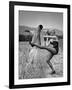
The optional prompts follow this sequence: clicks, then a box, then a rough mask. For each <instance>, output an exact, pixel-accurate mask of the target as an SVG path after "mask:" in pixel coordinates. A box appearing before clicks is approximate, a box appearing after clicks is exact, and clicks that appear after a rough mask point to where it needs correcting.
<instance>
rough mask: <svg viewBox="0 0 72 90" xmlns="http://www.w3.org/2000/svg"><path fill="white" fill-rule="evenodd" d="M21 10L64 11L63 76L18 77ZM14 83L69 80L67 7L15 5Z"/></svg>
mask: <svg viewBox="0 0 72 90" xmlns="http://www.w3.org/2000/svg"><path fill="white" fill-rule="evenodd" d="M19 10H26V11H43V12H61V13H63V77H59V78H58V77H57V78H42V79H22V80H19V79H18V47H19V43H18V40H19V21H18V20H19ZM14 37H15V42H14V47H15V49H14V54H15V55H14V56H15V57H14V67H15V68H14V84H15V85H20V84H36V83H37V84H38V83H53V82H66V81H67V9H62V8H49V7H47V8H46V7H33V6H32V7H31V6H15V7H14Z"/></svg>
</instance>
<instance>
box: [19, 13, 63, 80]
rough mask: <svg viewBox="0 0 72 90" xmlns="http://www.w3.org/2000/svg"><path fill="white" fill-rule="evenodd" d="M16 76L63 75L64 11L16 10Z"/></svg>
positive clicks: (27, 77)
mask: <svg viewBox="0 0 72 90" xmlns="http://www.w3.org/2000/svg"><path fill="white" fill-rule="evenodd" d="M18 70H19V79H32V78H52V77H63V13H57V12H37V11H19V69H18Z"/></svg>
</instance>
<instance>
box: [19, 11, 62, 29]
mask: <svg viewBox="0 0 72 90" xmlns="http://www.w3.org/2000/svg"><path fill="white" fill-rule="evenodd" d="M39 24H42V25H43V27H44V28H56V29H59V30H63V13H57V12H39V11H19V25H21V26H23V25H25V26H29V27H37V26H38V25H39Z"/></svg>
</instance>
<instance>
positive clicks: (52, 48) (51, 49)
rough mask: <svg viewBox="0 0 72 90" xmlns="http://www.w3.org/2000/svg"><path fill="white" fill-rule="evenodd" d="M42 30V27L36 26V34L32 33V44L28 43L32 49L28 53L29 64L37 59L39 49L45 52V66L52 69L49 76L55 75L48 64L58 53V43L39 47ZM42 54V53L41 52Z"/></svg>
mask: <svg viewBox="0 0 72 90" xmlns="http://www.w3.org/2000/svg"><path fill="white" fill-rule="evenodd" d="M42 29H43V26H42V25H39V26H38V30H37V32H35V33H34V36H33V39H32V42H31V43H30V44H31V46H32V47H33V48H32V49H31V51H30V53H29V64H31V63H33V61H34V60H36V59H37V58H38V57H37V55H38V53H39V50H40V49H43V50H47V54H46V55H45V57H46V59H47V60H46V61H47V64H48V65H49V66H50V68H51V69H52V73H51V74H55V70H54V68H53V65H52V63H51V62H50V60H51V58H52V57H53V56H54V55H55V54H57V52H58V42H51V43H50V45H49V46H45V47H44V46H41V38H40V34H41V30H42ZM43 53H44V52H43Z"/></svg>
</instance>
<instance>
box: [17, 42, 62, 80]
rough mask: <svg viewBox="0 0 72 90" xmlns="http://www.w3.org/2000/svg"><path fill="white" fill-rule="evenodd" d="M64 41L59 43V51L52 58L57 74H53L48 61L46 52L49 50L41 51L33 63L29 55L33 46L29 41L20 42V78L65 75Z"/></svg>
mask: <svg viewBox="0 0 72 90" xmlns="http://www.w3.org/2000/svg"><path fill="white" fill-rule="evenodd" d="M61 43H62V41H60V45H59V53H58V54H57V55H55V56H54V57H53V58H52V60H51V61H52V63H53V66H54V68H55V70H56V74H55V75H51V74H50V72H51V69H50V68H49V66H48V64H47V63H46V58H45V56H44V55H45V54H46V53H47V51H43V50H42V51H41V53H40V54H41V55H39V57H40V58H39V59H38V60H37V61H35V62H34V63H33V64H30V65H28V66H27V64H28V56H29V51H30V49H31V46H30V45H29V43H28V42H19V79H31V78H48V77H62V76H63V51H62V45H61ZM26 66H27V67H26Z"/></svg>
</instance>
